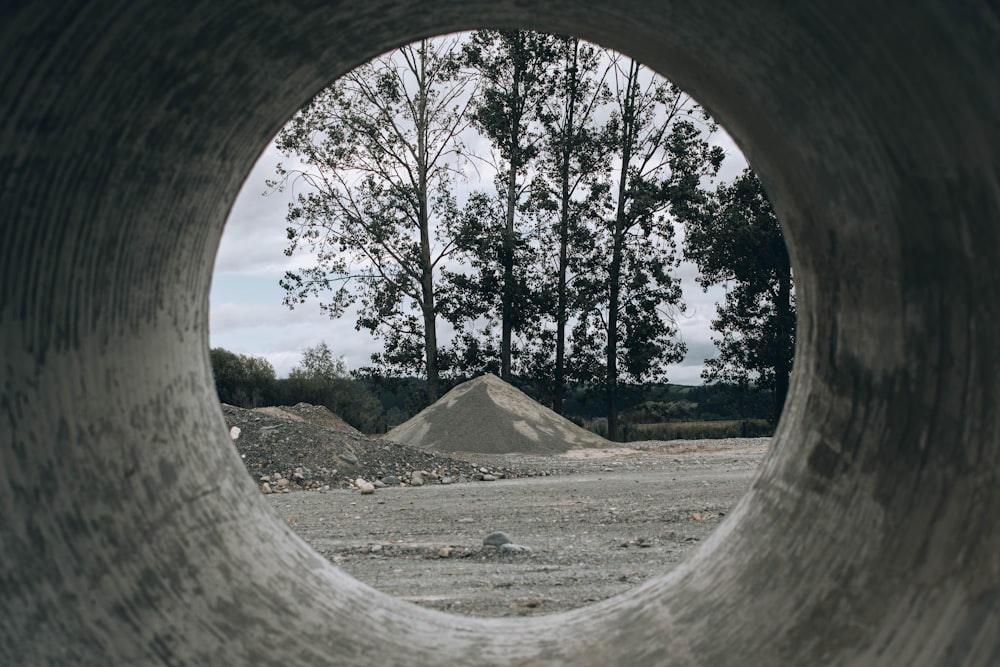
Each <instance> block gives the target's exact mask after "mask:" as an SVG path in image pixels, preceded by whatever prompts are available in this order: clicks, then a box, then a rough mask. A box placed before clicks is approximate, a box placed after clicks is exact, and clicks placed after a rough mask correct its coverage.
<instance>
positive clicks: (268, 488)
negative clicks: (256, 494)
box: [260, 482, 274, 493]
mask: <svg viewBox="0 0 1000 667" xmlns="http://www.w3.org/2000/svg"><path fill="white" fill-rule="evenodd" d="M260 490H261V491H263V492H264V493H274V491H273V490H272V489H271V485H270V484H268V483H267V482H264V483H263V484H261V485H260Z"/></svg>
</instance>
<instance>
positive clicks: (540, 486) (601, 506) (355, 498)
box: [267, 439, 768, 616]
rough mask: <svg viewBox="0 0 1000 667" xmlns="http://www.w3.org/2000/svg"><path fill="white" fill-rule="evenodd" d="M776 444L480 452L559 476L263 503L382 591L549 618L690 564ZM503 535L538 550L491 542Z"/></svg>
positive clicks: (484, 612)
mask: <svg viewBox="0 0 1000 667" xmlns="http://www.w3.org/2000/svg"><path fill="white" fill-rule="evenodd" d="M767 444H768V440H767V439H733V440H710V441H693V442H692V441H674V442H645V443H629V448H627V449H626V448H618V449H607V450H579V451H575V452H571V453H570V454H569V455H566V456H549V457H531V456H521V455H484V454H470V455H468V458H467V460H468V461H469V463H471V464H473V465H474V466H480V465H482V466H489V467H496V468H500V467H504V468H509V469H546V470H551V471H552V472H553V473H554V475H553V476H547V477H532V478H526V477H521V478H517V479H501V480H498V481H495V482H469V483H463V484H453V485H439V484H438V485H428V486H422V487H406V488H401V487H397V488H385V489H379V490H378V491H377V493H375V494H374V495H361V494H359V493H358V492H357V491H351V490H345V489H331V490H329V491H327V492H325V493H320V492H314V491H313V492H299V493H291V494H276V495H271V496H267V498H268V501H269V502H270V503H271V504H272V506H273V507H274V509H275V510H276V511H277V513H278V514H279V515H280V516H281V517H282V518H283V519H284V520H286V521H288V523H289V524H290V525H291V526H292V527H293V528H294V529H295V530H296V532H297V533H298V534H299V535H301V536H302V537H303V538H304V539H305V540H306V541H307V542H308V543H309V544H311V545H312V546H313V547H314V548H315V549H316V550H317V551H318V552H319V553H320V554H322V555H324V556H325V557H327V558H328V559H330V560H331V561H332V562H334V563H336V564H337V565H338V566H339V567H341V568H343V569H344V570H345V571H346V572H348V573H349V574H351V575H352V576H354V577H356V578H357V579H359V580H361V581H363V582H365V583H368V584H370V585H371V586H373V587H375V588H377V589H379V590H382V591H384V592H387V593H390V594H393V595H396V596H398V597H400V598H402V599H405V600H409V601H411V602H415V603H417V604H421V605H424V606H427V607H432V608H435V609H441V610H448V611H452V612H456V613H464V614H469V615H474V616H520V615H530V614H546V613H552V612H557V611H563V610H566V609H571V608H574V607H579V606H582V605H584V604H587V603H589V602H593V601H596V600H601V599H605V598H607V597H611V596H613V595H615V594H618V593H621V592H623V591H625V590H627V589H629V588H631V587H633V586H635V585H636V584H639V583H641V582H643V581H645V580H646V579H648V578H650V577H653V576H656V575H659V574H662V573H663V572H665V571H666V570H667V569H669V568H670V567H671V566H672V565H673V564H675V563H677V562H678V561H679V560H681V558H683V557H684V555H685V554H686V553H687V552H689V551H690V550H691V549H692V548H694V547H695V546H696V545H697V544H698V543H699V542H700V541H702V540H703V539H705V537H706V536H707V535H708V534H709V533H710V532H711V531H712V530H713V529H714V528H715V527H716V526H717V525H718V524H719V521H720V520H721V519H722V518H724V516H725V515H726V514H727V513H728V512H729V511H730V510H731V508H732V507H733V505H734V504H735V503H736V501H737V500H738V499H739V498H740V496H741V495H742V494H743V493H744V491H745V490H746V488H747V486H748V484H749V482H750V480H751V478H752V476H753V472H754V470H755V469H756V467H757V464H758V463H759V462H760V460H761V458H762V457H763V455H764V453H765V452H766V449H767ZM461 456H462V455H461V454H456V457H461ZM494 531H503V532H505V533H507V534H508V535H509V536H510V539H511V540H512V541H513V542H514V543H517V544H521V545H524V546H527V547H529V548H530V549H531V551H530V552H528V551H523V552H508V551H501V550H499V549H497V548H495V547H490V546H483V543H482V541H483V538H484V537H486V535H488V534H490V533H492V532H494Z"/></svg>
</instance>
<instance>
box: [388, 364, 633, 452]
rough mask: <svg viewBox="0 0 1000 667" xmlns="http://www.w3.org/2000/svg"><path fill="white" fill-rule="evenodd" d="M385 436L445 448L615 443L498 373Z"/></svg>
mask: <svg viewBox="0 0 1000 667" xmlns="http://www.w3.org/2000/svg"><path fill="white" fill-rule="evenodd" d="M385 439H387V440H392V441H395V442H399V443H402V444H404V445H410V446H411V447H422V448H425V449H430V450H433V451H439V452H477V453H488V454H511V453H520V454H541V455H550V454H562V453H564V452H567V451H570V450H577V449H585V448H606V447H613V446H615V445H614V444H613V443H611V442H609V441H608V440H605V439H604V438H602V437H600V436H599V435H597V434H595V433H591V432H590V431H587V430H586V429H583V428H581V427H579V426H577V425H576V424H574V423H573V422H571V421H569V420H568V419H566V418H565V417H562V416H560V415H558V414H556V413H555V412H553V411H552V410H549V409H548V408H546V407H545V406H543V405H541V404H540V403H538V402H537V401H535V400H534V399H532V398H531V397H529V396H527V395H526V394H525V393H523V392H522V391H520V390H518V389H516V388H514V387H512V386H511V385H509V384H508V383H506V382H504V381H503V380H501V379H500V378H498V377H497V376H495V375H492V374H486V375H482V376H480V377H477V378H475V379H473V380H469V381H468V382H465V383H462V384H460V385H458V386H457V387H455V388H454V389H452V390H451V391H449V392H448V393H447V394H445V395H444V396H442V397H441V398H440V399H439V400H438V401H437V402H436V403H434V404H433V405H431V406H429V407H427V408H425V409H424V410H423V411H422V412H420V413H419V414H417V415H416V416H414V417H413V418H412V419H410V420H409V421H406V422H404V423H402V424H400V425H399V426H397V427H395V428H394V429H392V430H391V431H389V432H388V433H386V435H385Z"/></svg>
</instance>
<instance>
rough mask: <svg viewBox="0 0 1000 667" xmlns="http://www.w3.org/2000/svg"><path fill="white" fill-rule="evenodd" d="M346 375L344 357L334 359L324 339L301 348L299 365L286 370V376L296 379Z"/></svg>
mask: <svg viewBox="0 0 1000 667" xmlns="http://www.w3.org/2000/svg"><path fill="white" fill-rule="evenodd" d="M347 376H348V375H347V365H346V364H345V363H344V358H343V357H337V358H336V359H334V358H333V351H332V350H331V349H330V346H329V345H327V344H326V341H322V342H320V343H319V344H318V345H316V346H315V347H307V348H306V349H304V350H302V360H301V361H300V362H299V365H298V366H296V367H295V368H293V369H292V370H291V371H289V372H288V377H289V378H291V379H296V380H342V379H345V378H346V377H347Z"/></svg>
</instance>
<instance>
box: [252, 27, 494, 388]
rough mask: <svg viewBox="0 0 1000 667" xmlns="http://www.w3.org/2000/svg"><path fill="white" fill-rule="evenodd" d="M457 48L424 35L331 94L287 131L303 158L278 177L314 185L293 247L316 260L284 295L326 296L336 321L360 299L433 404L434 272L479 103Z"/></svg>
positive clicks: (279, 184) (368, 325) (292, 275)
mask: <svg viewBox="0 0 1000 667" xmlns="http://www.w3.org/2000/svg"><path fill="white" fill-rule="evenodd" d="M459 48H460V47H459V42H458V41H457V40H456V39H455V38H452V39H447V40H433V41H432V40H422V41H420V42H417V43H415V44H411V45H409V46H406V47H403V48H401V49H399V50H398V51H395V52H392V53H390V54H388V55H386V56H383V57H381V58H377V59H375V60H374V61H372V62H370V63H368V64H366V65H363V66H361V67H359V68H357V69H355V70H353V71H352V72H350V73H349V74H347V75H345V76H344V77H343V78H341V79H340V80H338V81H337V82H336V83H334V84H333V85H332V86H331V87H329V88H328V89H326V90H324V91H323V92H321V93H320V94H319V95H318V96H317V97H315V98H314V99H313V100H311V101H310V102H309V103H308V104H306V105H305V106H304V107H303V108H302V109H301V110H300V111H299V113H297V114H296V115H295V117H294V118H293V119H292V120H291V121H290V122H289V123H288V124H287V125H286V126H285V127H284V128H283V129H282V131H281V133H280V134H279V136H278V139H277V145H278V147H279V148H280V149H281V150H282V151H283V152H284V153H285V154H286V155H287V156H289V157H293V158H295V159H296V160H298V161H299V162H300V165H301V166H296V167H294V168H285V167H283V166H281V165H279V166H278V179H277V180H275V181H273V182H272V183H271V186H272V187H275V188H279V189H280V188H284V187H289V186H290V185H291V184H292V183H293V182H304V183H305V184H306V186H307V187H306V191H305V192H302V193H300V194H298V196H297V198H296V201H295V203H294V204H292V205H290V206H289V210H288V215H287V218H286V219H287V222H288V223H289V227H288V247H287V249H286V251H285V252H286V254H287V255H289V256H291V255H292V254H294V253H295V252H297V251H299V250H300V249H303V247H304V248H305V249H307V250H308V251H310V252H311V253H312V260H313V265H312V266H310V267H307V268H304V269H301V270H297V271H289V272H288V273H287V274H286V275H285V278H284V279H283V280H282V281H281V285H282V287H284V288H285V290H286V297H285V303H286V304H287V305H288V306H289V307H294V306H296V305H298V304H301V303H304V302H305V301H306V300H307V299H308V298H309V297H310V296H321V295H322V296H323V297H324V298H325V300H324V301H322V302H321V308H322V309H323V310H325V311H326V312H328V313H329V314H330V315H331V316H332V317H337V316H340V315H341V314H343V312H344V311H345V309H346V308H347V307H348V306H350V305H352V304H354V303H355V302H357V301H360V315H359V318H358V322H357V326H358V328H359V329H360V328H365V329H368V330H370V331H371V332H372V333H373V334H374V335H376V336H379V337H382V338H383V339H384V340H385V345H386V348H385V353H384V354H381V355H375V357H374V360H375V361H376V362H377V363H378V364H381V365H382V366H385V367H388V368H390V369H396V370H400V371H403V372H413V371H417V372H420V371H422V372H423V373H424V374H425V375H426V378H427V397H428V400H430V401H433V400H435V399H436V398H437V396H438V394H439V383H440V381H439V376H440V368H439V362H438V339H437V317H438V310H439V309H438V306H437V304H436V291H435V290H436V286H435V276H436V273H437V272H438V270H439V265H440V263H441V262H442V261H443V259H444V258H446V257H447V256H448V255H449V253H450V252H452V250H453V248H454V246H453V244H452V243H451V240H450V239H449V238H447V235H446V234H444V233H443V230H444V229H445V227H446V226H445V225H444V224H443V221H445V220H447V219H448V218H449V217H452V216H455V215H456V214H457V205H456V203H455V201H454V198H453V197H452V195H451V192H450V181H451V174H452V173H453V171H454V168H455V163H456V161H457V160H458V159H460V158H459V155H460V154H461V152H462V148H463V147H462V142H461V134H462V132H463V131H464V129H465V128H466V127H467V125H468V122H469V121H468V118H469V115H468V113H467V112H468V109H467V106H468V104H469V103H470V101H471V100H473V99H475V95H472V94H471V92H472V91H471V88H472V83H471V81H470V78H469V76H468V75H467V74H466V73H464V72H463V71H462V69H461V68H460V64H459V58H458V53H459ZM331 294H332V296H329V298H326V297H327V296H328V295H331ZM410 304H414V306H413V307H411V305H410Z"/></svg>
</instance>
